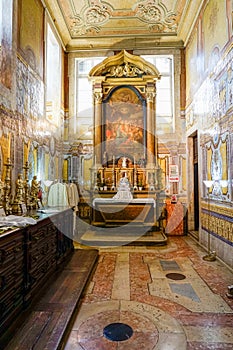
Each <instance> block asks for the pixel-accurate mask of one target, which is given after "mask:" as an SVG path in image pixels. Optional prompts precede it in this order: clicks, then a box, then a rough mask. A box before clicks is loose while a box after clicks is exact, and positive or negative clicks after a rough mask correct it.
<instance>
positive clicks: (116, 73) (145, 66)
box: [89, 50, 160, 79]
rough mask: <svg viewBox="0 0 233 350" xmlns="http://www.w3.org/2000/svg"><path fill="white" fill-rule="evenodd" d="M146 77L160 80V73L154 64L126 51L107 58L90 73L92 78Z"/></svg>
mask: <svg viewBox="0 0 233 350" xmlns="http://www.w3.org/2000/svg"><path fill="white" fill-rule="evenodd" d="M145 75H149V76H154V77H155V78H157V79H159V78H160V73H159V72H158V70H157V69H156V67H155V66H154V65H153V64H151V63H149V62H147V61H146V60H144V59H143V58H142V57H140V56H136V55H132V54H130V53H129V52H127V51H125V50H122V51H121V52H120V53H118V54H117V55H114V56H111V57H108V58H106V59H105V60H103V61H102V62H101V63H99V64H98V65H96V66H95V67H94V68H93V69H92V70H91V71H90V73H89V76H90V77H95V76H106V77H113V78H136V77H142V76H145Z"/></svg>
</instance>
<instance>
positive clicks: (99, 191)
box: [89, 50, 162, 231]
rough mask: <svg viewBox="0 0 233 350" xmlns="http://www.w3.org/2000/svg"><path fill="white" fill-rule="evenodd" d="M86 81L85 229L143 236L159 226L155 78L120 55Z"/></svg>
mask: <svg viewBox="0 0 233 350" xmlns="http://www.w3.org/2000/svg"><path fill="white" fill-rule="evenodd" d="M89 78H90V80H91V81H92V87H93V101H94V110H93V112H94V116H93V120H94V135H93V136H94V137H93V146H94V147H93V164H92V167H91V168H90V177H91V197H92V198H91V207H92V208H91V223H92V225H93V226H97V227H98V226H99V227H120V226H123V227H125V226H126V225H127V226H132V227H135V226H136V227H137V230H138V229H139V228H140V227H141V228H143V229H144V228H146V230H145V231H149V230H150V228H152V227H155V226H156V227H158V226H159V224H158V216H159V215H158V208H159V205H158V200H159V195H160V192H161V189H162V182H161V178H162V170H161V168H160V167H159V164H158V159H157V136H156V113H155V110H156V81H157V80H159V79H160V73H159V71H158V70H157V69H156V67H155V66H154V65H152V64H151V63H149V62H147V61H145V60H144V59H143V58H142V57H140V56H138V55H133V54H131V53H129V52H127V51H125V50H123V51H121V52H119V53H116V54H115V55H114V56H110V57H108V58H106V59H105V60H104V61H103V62H101V63H99V64H97V65H96V66H95V67H93V68H92V69H91V71H90V73H89ZM106 197H108V198H106Z"/></svg>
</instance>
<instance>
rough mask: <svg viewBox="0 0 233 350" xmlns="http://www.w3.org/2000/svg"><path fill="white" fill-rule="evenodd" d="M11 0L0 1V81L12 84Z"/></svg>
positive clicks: (7, 84) (9, 87) (6, 84)
mask: <svg viewBox="0 0 233 350" xmlns="http://www.w3.org/2000/svg"><path fill="white" fill-rule="evenodd" d="M12 13H13V3H12V0H1V1H0V16H1V17H0V18H1V20H0V83H1V84H3V85H5V87H7V88H8V89H11V85H12Z"/></svg>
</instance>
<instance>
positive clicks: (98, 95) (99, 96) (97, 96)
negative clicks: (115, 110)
mask: <svg viewBox="0 0 233 350" xmlns="http://www.w3.org/2000/svg"><path fill="white" fill-rule="evenodd" d="M94 98H95V103H96V104H99V103H102V98H103V93H102V92H101V91H95V92H94Z"/></svg>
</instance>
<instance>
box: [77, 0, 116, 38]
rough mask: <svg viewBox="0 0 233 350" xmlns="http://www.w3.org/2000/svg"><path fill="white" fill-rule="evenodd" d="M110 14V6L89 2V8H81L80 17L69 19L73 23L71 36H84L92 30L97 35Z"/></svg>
mask: <svg viewBox="0 0 233 350" xmlns="http://www.w3.org/2000/svg"><path fill="white" fill-rule="evenodd" d="M111 12H112V10H111V8H110V6H107V5H106V4H105V5H103V4H101V2H100V0H94V1H91V6H89V7H87V6H85V7H83V9H82V11H81V13H80V15H78V14H76V15H74V16H72V17H71V19H73V21H74V22H73V26H72V28H71V34H72V35H84V34H87V33H88V32H90V31H93V30H94V31H95V32H96V33H98V32H99V31H100V26H101V25H102V24H103V23H105V22H107V21H108V20H109V17H110V15H111Z"/></svg>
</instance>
